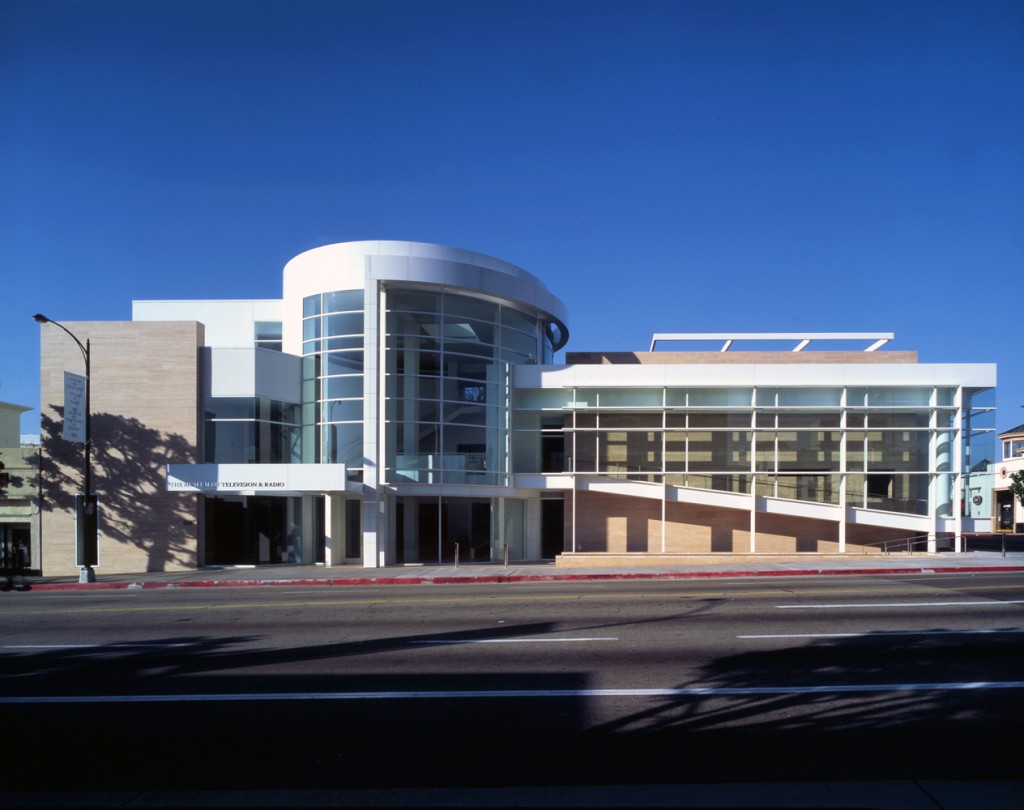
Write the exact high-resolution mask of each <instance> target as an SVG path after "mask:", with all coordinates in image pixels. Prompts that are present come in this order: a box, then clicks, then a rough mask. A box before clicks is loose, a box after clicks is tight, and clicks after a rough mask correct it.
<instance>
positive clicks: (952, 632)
mask: <svg viewBox="0 0 1024 810" xmlns="http://www.w3.org/2000/svg"><path fill="white" fill-rule="evenodd" d="M1002 633H1024V629H1019V628H1010V629H1007V630H868V631H866V632H863V633H764V634H761V635H747V636H736V638H874V637H875V636H970V635H986V634H1002Z"/></svg>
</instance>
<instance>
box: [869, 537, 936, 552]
mask: <svg viewBox="0 0 1024 810" xmlns="http://www.w3.org/2000/svg"><path fill="white" fill-rule="evenodd" d="M928 540H929V537H928V535H927V534H914V535H911V536H910V537H897V538H896V539H895V540H880V541H877V542H875V543H858V544H857V545H859V546H862V547H865V548H872V547H879V548H881V549H882V553H883V554H885V555H888V554H889V549H890V548H893V547H896V548H898V547H900V546H903V545H905V546H906V549H907V556H913V554H914V546H915V545H919V544H921V543H923V544H925V545H927V544H928ZM862 553H864V554H867V552H866V551H865V552H862Z"/></svg>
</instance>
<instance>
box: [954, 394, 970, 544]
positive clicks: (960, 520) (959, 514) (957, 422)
mask: <svg viewBox="0 0 1024 810" xmlns="http://www.w3.org/2000/svg"><path fill="white" fill-rule="evenodd" d="M953 404H954V405H955V406H956V412H955V416H954V417H953V422H954V425H953V470H954V472H953V527H954V529H953V531H954V532H955V533H956V538H955V540H954V549H955V550H956V552H957V553H960V552H962V551H963V550H964V506H963V504H964V498H965V497H966V495H967V493H965V492H964V436H963V430H964V387H963V386H962V385H958V386H957V387H956V395H955V396H954V398H953ZM968 441H970V439H969V438H968Z"/></svg>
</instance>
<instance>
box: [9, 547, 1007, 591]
mask: <svg viewBox="0 0 1024 810" xmlns="http://www.w3.org/2000/svg"><path fill="white" fill-rule="evenodd" d="M997 571H1024V551H1017V550H1014V551H1008V552H1007V553H1006V556H1003V555H1002V554H1001V553H1000V552H997V551H971V552H965V553H962V554H954V553H938V554H926V553H915V554H913V555H906V554H892V555H888V556H882V555H872V556H868V555H847V556H843V557H841V558H840V557H839V556H838V555H829V556H821V555H784V556H780V555H735V554H730V555H728V557H726V558H724V559H723V557H722V556H718V555H700V556H694V557H673V558H672V562H671V564H665V565H657V564H654V565H652V564H644V565H616V566H614V567H606V566H600V567H599V566H593V567H578V568H577V567H560V566H556V565H555V563H553V562H538V563H511V564H510V565H509V566H508V567H506V566H504V565H502V564H501V563H475V564H462V565H459V566H454V565H404V566H389V567H386V568H361V567H358V566H331V567H328V566H323V565H266V566H254V567H230V568H200V569H196V570H194V571H149V572H141V573H136V574H105V573H104V572H103V568H102V566H98V567H97V568H96V580H97V581H96V582H94V583H89V584H80V583H79V582H78V580H77V578H76V577H29V578H27V580H26V581H27V582H28V583H29V584H30V585H31V587H32V589H33V590H79V589H81V590H96V589H104V588H175V587H178V588H186V587H188V588H210V587H222V586H236V587H239V586H311V585H334V586H342V585H420V584H429V583H433V584H438V585H448V584H455V583H465V584H493V583H503V582H571V581H601V580H643V579H650V580H656V579H670V580H671V579H694V578H712V577H765V576H819V575H861V576H864V575H878V574H941V573H985V572H997Z"/></svg>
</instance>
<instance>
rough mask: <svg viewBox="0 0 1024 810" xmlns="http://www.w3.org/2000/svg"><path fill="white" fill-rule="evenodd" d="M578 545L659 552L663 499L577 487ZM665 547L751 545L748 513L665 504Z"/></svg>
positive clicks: (698, 550) (706, 549)
mask: <svg viewBox="0 0 1024 810" xmlns="http://www.w3.org/2000/svg"><path fill="white" fill-rule="evenodd" d="M575 494H576V497H577V502H576V551H578V552H588V551H589V552H603V551H607V552H616V553H625V552H631V553H659V552H661V550H662V548H661V502H660V501H658V500H654V499H652V498H630V497H626V496H623V495H609V494H606V493H600V494H595V493H590V492H577V493H575ZM571 498H572V494H571V493H569V494H567V496H566V504H565V538H566V541H565V545H566V550H570V549H571V547H572V546H571V538H572V530H573V527H572V518H573V510H572V500H571ZM665 516H666V523H665V551H666V552H668V553H674V554H710V553H713V552H746V551H749V550H750V531H749V527H750V517H749V515H748V514H747V513H746V512H743V511H741V510H738V509H715V508H713V507H707V506H697V505H694V504H682V503H667V504H666V505H665Z"/></svg>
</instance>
